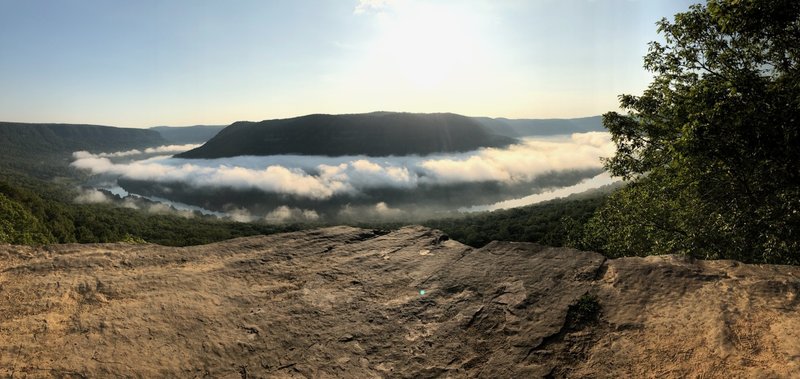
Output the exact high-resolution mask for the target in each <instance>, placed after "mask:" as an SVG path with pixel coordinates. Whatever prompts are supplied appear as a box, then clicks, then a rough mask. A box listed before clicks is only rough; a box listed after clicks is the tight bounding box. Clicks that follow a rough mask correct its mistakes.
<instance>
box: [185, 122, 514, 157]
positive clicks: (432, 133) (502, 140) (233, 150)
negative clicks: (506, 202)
mask: <svg viewBox="0 0 800 379" xmlns="http://www.w3.org/2000/svg"><path fill="white" fill-rule="evenodd" d="M514 142H516V139H514V138H512V137H507V136H501V135H498V134H493V133H491V131H490V130H489V129H487V128H486V127H484V126H483V125H481V124H480V123H478V122H476V121H475V120H473V119H471V118H469V117H466V116H461V115H456V114H453V113H431V114H421V113H392V112H373V113H363V114H345V115H329V114H310V115H305V116H300V117H293V118H285V119H275V120H265V121H259V122H246V121H237V122H234V123H233V124H231V125H230V126H228V127H227V128H225V129H223V130H222V131H220V132H219V133H218V134H217V135H216V136H215V137H214V138H212V139H211V140H209V141H208V142H206V143H205V144H204V145H203V146H200V147H198V148H196V149H193V150H190V151H187V152H184V153H180V154H177V155H176V157H178V158H225V157H233V156H239V155H282V154H300V155H324V156H342V155H367V156H390V155H413V154H415V155H428V154H433V153H453V152H465V151H470V150H475V149H477V148H480V147H503V146H507V145H510V144H512V143H514Z"/></svg>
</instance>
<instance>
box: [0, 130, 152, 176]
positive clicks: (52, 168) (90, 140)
mask: <svg viewBox="0 0 800 379" xmlns="http://www.w3.org/2000/svg"><path fill="white" fill-rule="evenodd" d="M166 142H167V141H165V140H164V139H163V138H161V135H160V134H158V132H156V131H153V130H146V129H134V128H115V127H111V126H101V125H79V124H27V123H19V122H0V172H2V171H12V172H20V173H24V174H26V175H33V176H36V177H52V176H54V175H63V171H65V170H66V168H67V165H68V164H69V161H70V159H71V155H72V153H73V152H75V151H79V150H87V151H91V152H112V151H122V150H130V149H140V148H145V147H151V146H158V145H163V144H166Z"/></svg>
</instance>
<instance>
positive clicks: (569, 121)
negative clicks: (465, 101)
mask: <svg viewBox="0 0 800 379" xmlns="http://www.w3.org/2000/svg"><path fill="white" fill-rule="evenodd" d="M473 119H475V120H476V121H478V123H480V124H481V125H484V126H486V127H487V128H489V129H490V130H492V131H493V132H494V133H497V134H501V135H504V136H508V137H514V138H518V137H535V136H540V137H541V136H554V135H563V134H572V133H586V132H605V131H607V130H606V128H605V127H604V126H603V120H602V117H601V116H592V117H581V118H564V119H560V118H552V119H508V118H489V117H473Z"/></svg>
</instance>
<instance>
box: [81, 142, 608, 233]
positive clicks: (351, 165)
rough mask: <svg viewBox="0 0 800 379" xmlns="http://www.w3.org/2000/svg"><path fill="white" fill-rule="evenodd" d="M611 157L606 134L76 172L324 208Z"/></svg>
mask: <svg viewBox="0 0 800 379" xmlns="http://www.w3.org/2000/svg"><path fill="white" fill-rule="evenodd" d="M613 151H614V144H613V143H612V142H611V138H610V135H609V134H608V133H602V132H592V133H584V134H573V135H572V136H570V137H565V138H561V139H548V140H535V139H526V140H523V141H521V142H520V143H519V144H516V145H512V146H509V147H507V148H502V149H499V148H487V149H480V150H476V151H471V152H466V153H461V154H439V155H431V156H425V157H420V156H403V157H365V156H346V157H321V156H299V155H279V156H266V157H253V156H242V157H233V158H222V159H207V160H204V159H178V158H171V157H169V156H156V157H150V158H147V159H141V160H134V161H131V162H125V163H118V162H112V161H111V160H110V159H109V157H112V156H114V155H113V154H118V153H108V154H105V155H104V154H91V153H88V152H85V151H80V152H75V153H74V154H73V157H74V158H75V160H74V161H73V162H72V166H74V167H76V168H79V169H85V170H89V171H91V172H92V173H94V174H110V175H117V176H120V177H124V178H128V179H134V180H142V181H152V182H178V183H186V184H189V185H191V186H195V187H229V188H235V189H258V190H262V191H265V192H270V193H279V194H286V195H291V196H297V197H302V198H308V199H316V200H324V199H328V198H331V197H332V196H335V195H340V194H349V195H358V194H359V193H360V192H362V191H364V190H367V189H374V188H404V189H413V188H416V187H417V186H419V185H420V184H433V185H445V184H453V183H469V182H483V181H497V182H506V183H512V182H527V181H531V180H533V179H534V178H535V177H537V176H539V175H542V174H546V173H551V172H555V171H562V170H576V169H591V168H599V167H600V166H601V164H600V161H599V157H601V156H610V155H611V154H613ZM121 153H125V152H121ZM384 205H385V204H384ZM281 212H282V210H281ZM279 213H280V212H279ZM279 213H276V215H275V216H276V217H277V216H279Z"/></svg>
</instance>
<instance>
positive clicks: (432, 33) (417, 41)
mask: <svg viewBox="0 0 800 379" xmlns="http://www.w3.org/2000/svg"><path fill="white" fill-rule="evenodd" d="M379 23H380V29H381V30H380V33H379V36H378V38H377V39H376V40H375V42H374V45H373V46H372V49H373V54H374V57H375V58H376V59H375V60H376V61H377V62H375V64H377V67H374V68H375V69H377V70H381V71H386V70H388V71H389V72H390V73H392V74H394V75H393V76H395V78H396V79H400V80H404V81H405V82H406V84H408V85H410V86H412V87H416V88H421V89H435V88H438V87H440V86H443V85H444V84H446V83H447V82H449V81H452V80H455V79H457V78H459V77H460V76H462V75H463V74H464V73H467V72H468V71H470V69H471V68H472V67H473V66H474V64H475V62H476V60H477V58H478V57H477V56H476V55H477V51H476V48H477V44H476V43H475V42H476V41H477V38H476V33H475V30H474V29H475V27H476V25H475V23H473V22H470V18H469V15H467V14H465V13H464V12H463V11H461V10H459V9H456V8H453V7H444V6H437V5H432V4H419V5H414V6H408V7H405V8H399V9H397V10H396V12H393V13H384V14H381V15H379Z"/></svg>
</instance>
